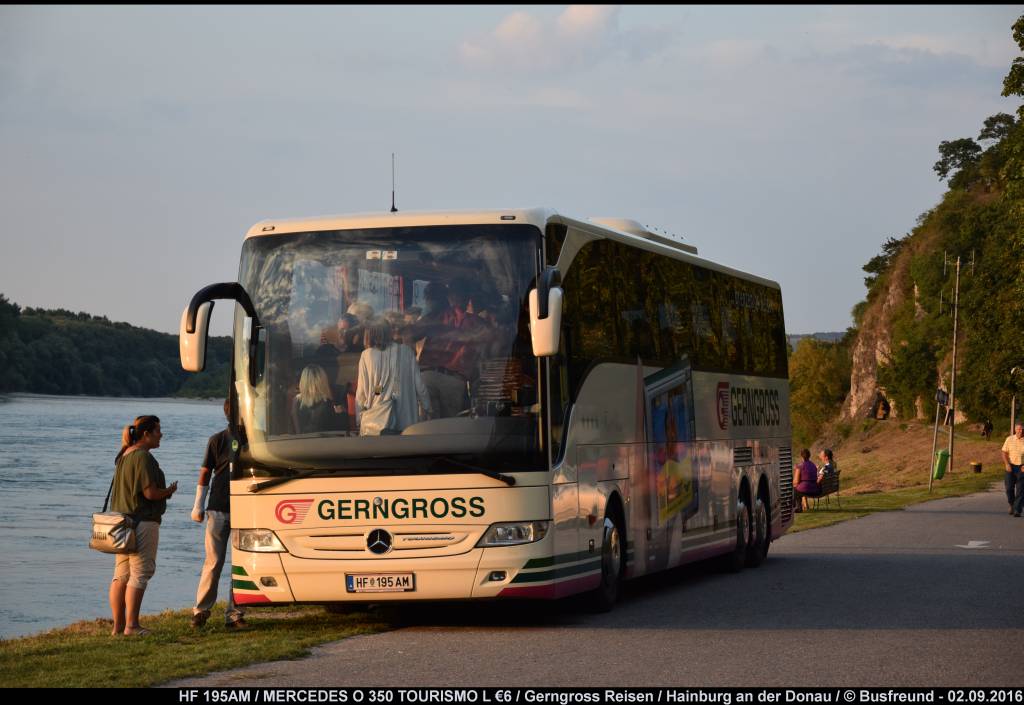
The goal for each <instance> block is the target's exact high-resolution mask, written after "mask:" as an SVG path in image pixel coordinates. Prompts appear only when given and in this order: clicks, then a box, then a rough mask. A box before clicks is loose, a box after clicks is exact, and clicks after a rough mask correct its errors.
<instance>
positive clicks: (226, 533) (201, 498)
mask: <svg viewBox="0 0 1024 705" xmlns="http://www.w3.org/2000/svg"><path fill="white" fill-rule="evenodd" d="M229 413H230V411H229V406H228V401H227V400H224V416H225V417H228V418H230V416H229ZM237 450H238V441H237V440H235V438H234V437H232V435H231V431H230V429H227V428H225V429H224V430H223V431H220V432H219V433H215V434H213V435H212V436H210V440H209V441H207V443H206V455H205V456H204V457H203V466H202V467H201V468H200V469H199V484H198V485H197V486H196V501H195V504H194V505H193V506H192V521H196V522H202V521H203V518H204V513H205V519H206V561H205V562H204V563H203V573H202V575H201V576H200V578H199V589H198V591H197V592H196V605H195V607H193V608H192V628H193V629H198V628H200V627H202V626H203V625H204V624H206V620H208V619H209V618H210V608H212V607H213V605H214V603H215V602H216V601H217V584H218V583H219V582H220V574H221V570H222V569H223V568H224V559H225V557H226V556H227V552H228V540H229V539H230V537H231V514H230V513H229V512H230V505H229V499H230V483H229V480H230V478H229V475H230V474H231V462H232V460H233V458H234V456H235V453H236V451H237ZM211 475H212V477H211ZM207 493H209V502H208V503H207V501H206V500H207ZM204 504H205V505H206V509H205V512H204V509H203V506H204ZM224 620H225V626H226V627H227V628H228V629H245V627H246V624H245V620H244V619H243V613H242V611H241V610H239V609H238V608H237V607H236V606H235V598H234V592H233V591H232V590H230V589H229V590H228V607H227V611H226V612H225V613H224Z"/></svg>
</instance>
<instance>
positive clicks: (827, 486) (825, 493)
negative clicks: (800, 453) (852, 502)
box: [814, 470, 843, 509]
mask: <svg viewBox="0 0 1024 705" xmlns="http://www.w3.org/2000/svg"><path fill="white" fill-rule="evenodd" d="M840 472H842V471H841V470H836V471H835V472H834V473H832V474H831V475H826V476H825V477H823V478H821V484H819V485H818V487H820V488H821V492H819V493H818V496H817V497H814V508H815V509H817V508H818V502H819V501H820V500H821V499H822V498H824V500H825V506H826V507H827V506H829V500H828V498H829V495H833V494H834V495H835V496H836V502H837V503H838V504H839V508H840V509H842V508H843V503H842V502H841V501H840V500H839V473H840Z"/></svg>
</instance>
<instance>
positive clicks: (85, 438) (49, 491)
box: [0, 394, 230, 637]
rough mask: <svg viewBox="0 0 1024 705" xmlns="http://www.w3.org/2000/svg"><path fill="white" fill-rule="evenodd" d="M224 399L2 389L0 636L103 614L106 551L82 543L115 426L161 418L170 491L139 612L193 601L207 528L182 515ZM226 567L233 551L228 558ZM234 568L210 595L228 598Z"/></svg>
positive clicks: (117, 431) (102, 488)
mask: <svg viewBox="0 0 1024 705" xmlns="http://www.w3.org/2000/svg"><path fill="white" fill-rule="evenodd" d="M222 405H223V401H220V402H210V401H190V400H178V399H125V398H116V399H115V398H104V397H57V396H40V395H28V394H25V395H22V394H15V395H10V396H0V507H2V511H0V637H12V636H21V635H24V634H31V633H33V632H38V631H42V630H45V629H50V628H53V627H58V626H62V625H65V624H68V623H70V622H74V621H77V620H80V619H93V618H95V617H109V616H110V607H109V605H108V603H107V588H108V586H109V584H110V578H111V576H112V575H113V570H114V556H113V555H108V554H104V553H99V552H97V551H93V550H91V549H90V548H89V546H88V544H89V532H90V529H91V517H92V513H93V512H98V511H100V509H102V507H103V500H104V498H105V497H106V495H107V489H108V488H109V487H110V480H111V478H112V477H113V472H114V456H115V455H117V451H118V449H119V448H120V446H121V429H122V428H123V427H124V425H125V424H127V423H129V422H130V421H132V420H133V419H134V418H135V417H136V416H139V415H140V414H155V415H157V416H159V417H160V426H161V430H162V431H163V433H164V435H163V440H162V442H161V444H160V447H159V448H157V449H156V450H155V451H153V455H154V457H155V458H156V459H157V461H158V462H159V463H160V467H161V468H162V469H163V471H164V474H165V475H166V476H167V482H168V483H170V482H174V481H175V480H177V481H178V488H179V489H178V492H177V494H175V495H174V497H172V498H171V499H170V500H169V501H168V503H167V513H166V514H164V517H163V523H162V524H161V526H160V548H159V552H158V555H157V570H156V575H154V576H153V578H152V580H151V581H150V583H149V587H148V589H147V590H146V596H145V598H144V600H143V602H142V612H143V614H144V615H145V614H146V613H153V612H159V611H161V610H164V609H168V608H172V609H179V608H183V607H191V606H192V604H193V603H194V601H195V591H196V586H197V584H198V581H199V572H200V569H201V567H202V562H203V557H204V553H203V527H202V526H201V525H199V524H197V523H195V522H193V521H192V520H191V519H190V518H189V514H190V513H191V511H192V502H193V500H194V498H195V486H196V480H197V478H198V476H199V467H200V465H201V464H202V460H203V452H204V451H205V449H206V441H207V439H208V438H209V437H210V435H212V434H214V433H216V432H217V431H219V430H221V429H222V428H224V425H225V421H224V413H223V410H222ZM228 564H229V566H230V557H229V560H228ZM229 573H230V567H229V569H228V570H225V571H224V574H223V575H222V577H221V587H220V589H219V590H218V598H219V599H225V598H226V597H227V592H226V591H227V589H228V581H229V580H230V577H229Z"/></svg>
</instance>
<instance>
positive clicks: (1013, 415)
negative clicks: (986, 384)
mask: <svg viewBox="0 0 1024 705" xmlns="http://www.w3.org/2000/svg"><path fill="white" fill-rule="evenodd" d="M1017 372H1024V370H1022V369H1021V368H1019V367H1014V368H1013V369H1012V370H1010V386H1011V387H1013V375H1014V374H1016V373H1017ZM1016 421H1017V392H1016V387H1014V392H1013V397H1012V398H1011V399H1010V433H1011V434H1012V433H1013V426H1014V423H1016Z"/></svg>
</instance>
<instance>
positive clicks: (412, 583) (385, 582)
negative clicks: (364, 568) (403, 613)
mask: <svg viewBox="0 0 1024 705" xmlns="http://www.w3.org/2000/svg"><path fill="white" fill-rule="evenodd" d="M345 589H346V590H348V591H349V592H411V591H413V590H415V589H416V575H415V574H414V573H366V574H364V575H346V576H345Z"/></svg>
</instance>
